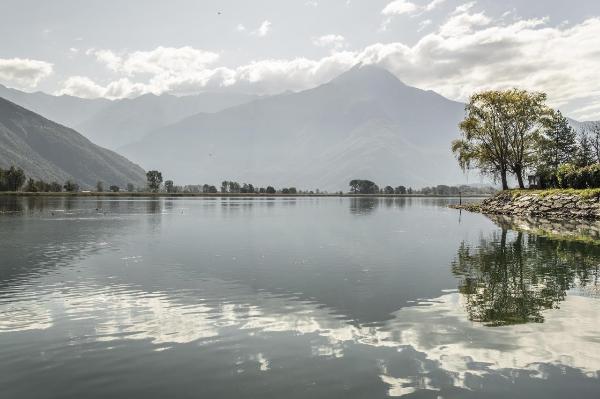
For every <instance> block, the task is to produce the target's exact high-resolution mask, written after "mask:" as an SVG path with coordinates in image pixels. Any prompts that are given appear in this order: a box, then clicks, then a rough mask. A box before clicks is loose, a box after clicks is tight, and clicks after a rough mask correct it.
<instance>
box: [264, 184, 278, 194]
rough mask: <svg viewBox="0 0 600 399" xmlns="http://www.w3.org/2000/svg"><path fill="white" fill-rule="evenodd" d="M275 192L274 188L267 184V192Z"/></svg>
mask: <svg viewBox="0 0 600 399" xmlns="http://www.w3.org/2000/svg"><path fill="white" fill-rule="evenodd" d="M275 192H276V191H275V189H274V188H273V187H271V186H268V187H267V189H266V193H267V194H275Z"/></svg>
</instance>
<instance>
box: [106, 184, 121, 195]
mask: <svg viewBox="0 0 600 399" xmlns="http://www.w3.org/2000/svg"><path fill="white" fill-rule="evenodd" d="M109 190H110V191H112V192H113V193H118V192H119V191H121V188H120V187H119V186H114V185H113V186H110V187H109Z"/></svg>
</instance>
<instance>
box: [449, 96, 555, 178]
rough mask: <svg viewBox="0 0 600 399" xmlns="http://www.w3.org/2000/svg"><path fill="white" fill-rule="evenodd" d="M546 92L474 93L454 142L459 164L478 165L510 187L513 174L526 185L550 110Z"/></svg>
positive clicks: (483, 171) (453, 145) (485, 172)
mask: <svg viewBox="0 0 600 399" xmlns="http://www.w3.org/2000/svg"><path fill="white" fill-rule="evenodd" d="M545 101H546V95H545V94H544V93H537V92H527V91H525V90H519V89H511V90H504V91H499V90H490V91H484V92H481V93H475V94H474V95H473V96H471V98H470V101H469V103H468V104H467V106H466V108H465V111H466V116H465V119H464V120H463V121H462V122H461V123H460V125H459V128H460V131H461V134H462V138H460V139H458V140H455V141H453V142H452V151H453V152H454V154H455V156H456V158H457V160H458V162H459V165H460V166H461V167H462V168H463V169H464V170H466V169H471V168H477V169H479V170H480V171H481V172H482V173H484V174H489V175H492V176H493V177H494V178H500V180H501V182H502V188H503V189H508V174H509V173H511V172H512V173H513V174H514V175H515V177H516V178H517V181H518V182H519V187H521V188H524V182H523V174H524V173H525V170H526V169H527V168H529V167H531V166H532V165H533V164H534V162H535V152H534V148H535V144H536V140H537V138H538V135H539V130H540V129H541V128H542V124H543V121H544V118H545V117H546V116H547V115H548V113H549V112H550V109H549V108H548V107H547V106H546V105H545Z"/></svg>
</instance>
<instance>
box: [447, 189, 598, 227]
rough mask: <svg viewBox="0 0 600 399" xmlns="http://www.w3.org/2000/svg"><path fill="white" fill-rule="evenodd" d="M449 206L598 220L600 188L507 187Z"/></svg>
mask: <svg viewBox="0 0 600 399" xmlns="http://www.w3.org/2000/svg"><path fill="white" fill-rule="evenodd" d="M449 207H450V208H453V209H461V210H466V211H469V212H474V213H481V214H484V215H508V216H535V217H544V218H548V219H580V220H582V219H585V220H600V189H582V190H573V189H565V190H560V189H551V190H508V191H503V192H500V193H498V194H496V195H495V196H493V197H488V198H485V199H484V200H483V201H481V202H478V203H472V204H463V205H449Z"/></svg>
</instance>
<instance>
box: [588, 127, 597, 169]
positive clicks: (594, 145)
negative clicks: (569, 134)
mask: <svg viewBox="0 0 600 399" xmlns="http://www.w3.org/2000/svg"><path fill="white" fill-rule="evenodd" d="M587 129H588V134H589V137H590V139H591V142H592V148H593V149H594V156H595V157H596V162H597V163H600V122H591V123H590V125H589V127H588V128H587Z"/></svg>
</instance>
